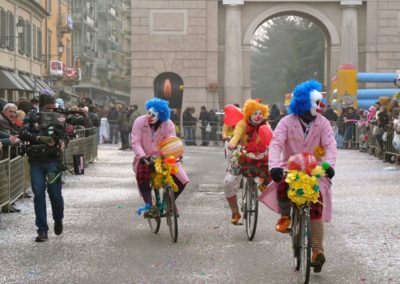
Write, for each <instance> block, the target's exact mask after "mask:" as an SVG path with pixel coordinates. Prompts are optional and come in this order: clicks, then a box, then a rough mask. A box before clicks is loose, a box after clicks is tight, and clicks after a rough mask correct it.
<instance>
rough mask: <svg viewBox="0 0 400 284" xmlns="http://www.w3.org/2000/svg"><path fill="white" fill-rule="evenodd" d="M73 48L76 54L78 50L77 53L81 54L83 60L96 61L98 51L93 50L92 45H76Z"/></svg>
mask: <svg viewBox="0 0 400 284" xmlns="http://www.w3.org/2000/svg"><path fill="white" fill-rule="evenodd" d="M73 48H74V54H75V52H77V54H76V55H78V56H80V58H81V60H82V61H85V62H94V61H96V57H97V52H96V51H94V50H92V49H91V48H90V47H87V46H80V45H74V46H73Z"/></svg>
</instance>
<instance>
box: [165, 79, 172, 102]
mask: <svg viewBox="0 0 400 284" xmlns="http://www.w3.org/2000/svg"><path fill="white" fill-rule="evenodd" d="M163 94H164V98H166V99H170V98H171V96H172V85H171V81H170V80H169V79H167V80H165V81H164V88H163Z"/></svg>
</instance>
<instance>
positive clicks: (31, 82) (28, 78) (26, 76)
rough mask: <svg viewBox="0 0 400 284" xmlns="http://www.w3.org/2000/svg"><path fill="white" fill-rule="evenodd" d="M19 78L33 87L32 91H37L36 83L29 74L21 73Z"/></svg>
mask: <svg viewBox="0 0 400 284" xmlns="http://www.w3.org/2000/svg"><path fill="white" fill-rule="evenodd" d="M19 76H20V77H21V78H22V79H23V80H24V81H25V82H26V83H27V84H28V85H29V86H30V87H31V89H32V90H36V89H37V88H36V86H35V82H34V81H33V79H32V77H30V76H29V75H27V74H22V73H20V74H19Z"/></svg>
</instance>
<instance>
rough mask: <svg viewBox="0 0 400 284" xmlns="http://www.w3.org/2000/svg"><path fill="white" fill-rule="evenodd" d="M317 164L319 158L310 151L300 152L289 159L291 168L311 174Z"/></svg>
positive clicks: (289, 167)
mask: <svg viewBox="0 0 400 284" xmlns="http://www.w3.org/2000/svg"><path fill="white" fill-rule="evenodd" d="M316 166H317V160H316V159H315V156H314V155H311V154H308V153H299V154H295V155H292V156H290V158H289V160H288V169H289V170H298V171H304V172H306V173H307V174H308V175H311V172H312V170H313V169H314V168H315V167H316Z"/></svg>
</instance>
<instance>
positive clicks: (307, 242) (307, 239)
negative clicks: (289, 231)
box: [300, 207, 311, 284]
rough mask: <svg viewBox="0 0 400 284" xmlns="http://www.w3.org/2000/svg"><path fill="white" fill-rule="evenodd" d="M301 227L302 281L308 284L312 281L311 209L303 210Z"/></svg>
mask: <svg viewBox="0 0 400 284" xmlns="http://www.w3.org/2000/svg"><path fill="white" fill-rule="evenodd" d="M302 210H303V214H302V215H301V219H300V220H301V221H300V222H301V223H300V224H301V225H300V268H301V269H300V272H301V277H302V278H301V280H302V281H304V282H303V283H305V284H307V283H308V281H309V280H310V269H311V224H310V207H305V208H303V209H302Z"/></svg>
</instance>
